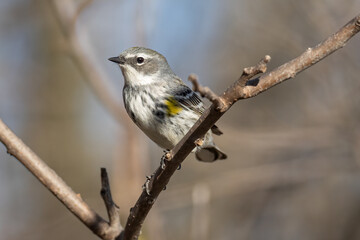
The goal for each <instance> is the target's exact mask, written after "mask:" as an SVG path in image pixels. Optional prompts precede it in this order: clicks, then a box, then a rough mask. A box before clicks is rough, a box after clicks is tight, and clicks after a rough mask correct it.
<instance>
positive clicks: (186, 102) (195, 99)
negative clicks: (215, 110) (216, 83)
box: [171, 85, 205, 115]
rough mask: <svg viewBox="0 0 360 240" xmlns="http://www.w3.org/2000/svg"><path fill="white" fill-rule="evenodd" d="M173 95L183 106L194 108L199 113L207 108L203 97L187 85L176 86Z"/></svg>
mask: <svg viewBox="0 0 360 240" xmlns="http://www.w3.org/2000/svg"><path fill="white" fill-rule="evenodd" d="M171 95H172V96H173V97H174V100H175V101H176V102H177V103H178V104H180V106H181V107H183V108H187V109H189V110H192V111H194V112H195V113H197V114H198V115H201V114H202V113H203V112H204V110H205V108H204V104H203V102H202V100H201V98H200V97H199V96H198V95H197V94H196V93H195V92H194V91H193V90H191V89H190V88H189V87H188V86H186V85H180V86H178V87H176V89H173V91H172V93H171Z"/></svg>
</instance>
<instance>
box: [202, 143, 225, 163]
mask: <svg viewBox="0 0 360 240" xmlns="http://www.w3.org/2000/svg"><path fill="white" fill-rule="evenodd" d="M195 156H196V159H197V160H199V161H202V162H214V161H216V160H223V159H226V158H227V156H226V154H225V153H223V152H222V151H221V150H220V149H219V148H218V147H216V146H206V147H198V148H197V149H196V151H195Z"/></svg>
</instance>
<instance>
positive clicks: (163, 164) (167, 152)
mask: <svg viewBox="0 0 360 240" xmlns="http://www.w3.org/2000/svg"><path fill="white" fill-rule="evenodd" d="M171 158H172V152H171V150H168V149H167V150H164V155H163V156H162V157H161V160H160V167H161V169H165V167H166V162H167V161H170V160H171Z"/></svg>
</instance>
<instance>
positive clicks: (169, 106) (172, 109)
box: [165, 98, 183, 117]
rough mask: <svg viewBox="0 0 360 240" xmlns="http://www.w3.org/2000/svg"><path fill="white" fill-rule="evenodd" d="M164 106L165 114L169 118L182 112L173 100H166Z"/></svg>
mask: <svg viewBox="0 0 360 240" xmlns="http://www.w3.org/2000/svg"><path fill="white" fill-rule="evenodd" d="M165 105H166V113H167V115H168V116H170V117H171V116H174V115H176V114H178V113H179V112H181V111H182V110H183V109H182V107H181V106H180V104H179V103H178V102H177V101H176V100H175V99H174V98H168V99H166V100H165Z"/></svg>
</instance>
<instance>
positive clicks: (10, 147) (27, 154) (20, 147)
mask: <svg viewBox="0 0 360 240" xmlns="http://www.w3.org/2000/svg"><path fill="white" fill-rule="evenodd" d="M0 141H1V142H2V143H3V144H4V145H5V146H6V148H7V151H8V153H9V154H11V155H13V156H14V157H15V158H17V159H18V160H19V161H20V162H21V163H22V164H23V165H24V166H25V167H26V168H27V169H28V170H29V171H30V172H31V173H32V174H33V175H34V176H35V177H36V178H37V179H38V180H39V181H40V182H41V183H42V184H43V185H44V186H45V187H46V188H47V189H49V191H50V192H51V193H52V194H54V195H55V197H57V198H58V199H59V200H60V201H61V202H62V203H63V204H64V205H65V206H66V207H67V208H68V209H69V210H70V211H71V212H72V213H73V214H74V215H75V216H76V217H77V218H78V219H80V221H82V222H83V223H84V224H85V225H86V226H87V227H88V228H89V229H90V230H91V231H93V232H94V233H95V234H96V235H98V236H99V237H100V238H102V239H108V240H111V239H114V238H115V237H116V236H118V235H119V233H120V231H121V229H122V228H121V226H120V220H119V216H116V215H117V210H116V205H115V204H114V203H113V202H112V198H111V193H110V186H109V181H108V180H107V175H106V172H105V173H103V172H104V170H102V175H101V177H102V191H101V192H102V196H103V199H104V201H105V203H106V207H107V210H108V214H109V218H110V224H109V223H108V222H107V221H105V220H104V219H103V218H102V217H100V216H99V215H98V214H97V213H96V212H95V211H93V210H92V209H91V208H90V207H89V206H88V205H87V204H86V203H85V202H84V201H83V200H82V199H81V197H80V196H79V195H77V194H76V193H75V192H74V191H73V190H72V189H71V188H70V187H69V186H68V185H67V184H66V183H65V182H64V180H62V179H61V177H59V176H58V175H57V174H56V173H55V171H54V170H52V169H51V168H50V167H49V166H48V165H47V164H46V163H45V162H44V161H42V160H41V159H40V158H39V157H38V156H37V155H36V154H35V153H34V152H33V151H32V150H31V149H30V148H29V147H28V146H26V145H25V144H24V143H23V141H21V139H20V138H18V137H17V136H16V135H15V134H14V133H13V132H12V131H11V130H10V129H9V128H8V127H7V126H6V125H5V123H4V122H3V121H2V120H1V119H0ZM115 227H116V229H115ZM114 229H115V230H114Z"/></svg>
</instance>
